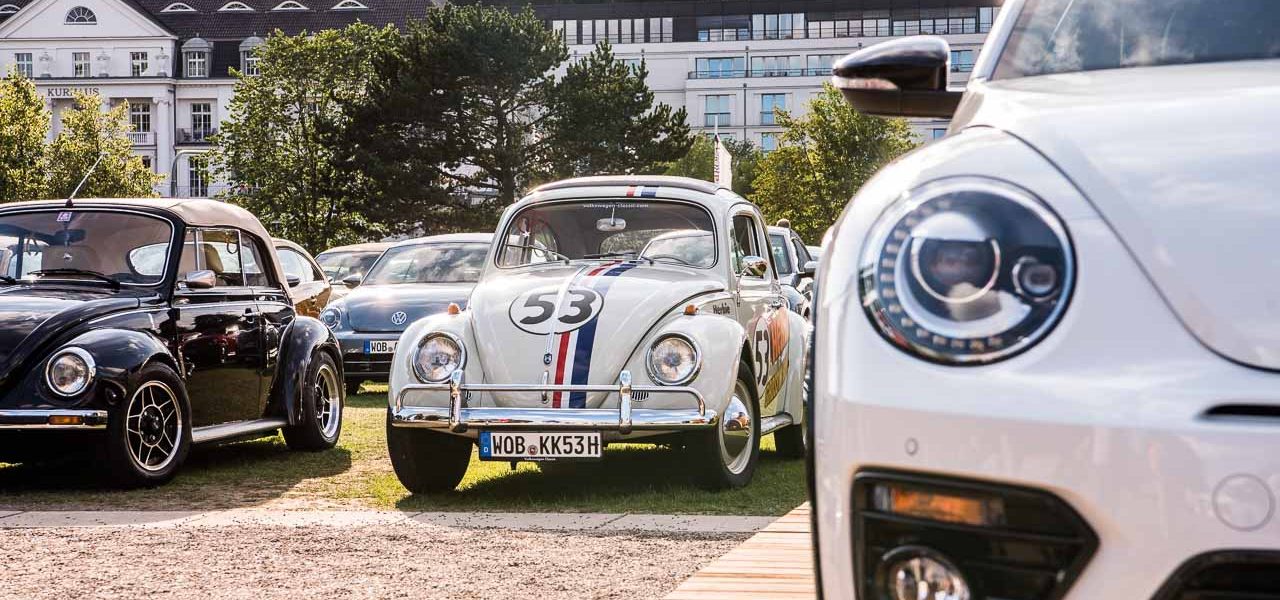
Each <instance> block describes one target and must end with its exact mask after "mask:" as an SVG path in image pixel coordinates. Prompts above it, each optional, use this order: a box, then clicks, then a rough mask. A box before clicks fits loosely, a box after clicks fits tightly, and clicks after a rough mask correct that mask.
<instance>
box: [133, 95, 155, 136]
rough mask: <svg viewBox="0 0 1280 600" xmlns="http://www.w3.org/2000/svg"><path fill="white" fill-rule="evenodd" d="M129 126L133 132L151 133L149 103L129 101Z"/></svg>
mask: <svg viewBox="0 0 1280 600" xmlns="http://www.w3.org/2000/svg"><path fill="white" fill-rule="evenodd" d="M129 126H130V127H131V128H132V129H133V131H134V133H151V104H149V103H145V102H130V103H129Z"/></svg>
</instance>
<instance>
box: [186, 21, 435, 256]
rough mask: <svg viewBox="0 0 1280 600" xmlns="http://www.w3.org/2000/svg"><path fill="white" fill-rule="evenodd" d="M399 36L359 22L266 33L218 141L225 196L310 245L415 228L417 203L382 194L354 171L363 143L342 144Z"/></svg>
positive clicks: (215, 163) (217, 167)
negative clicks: (352, 110)
mask: <svg viewBox="0 0 1280 600" xmlns="http://www.w3.org/2000/svg"><path fill="white" fill-rule="evenodd" d="M396 38H397V32H396V30H395V29H394V28H393V27H391V26H387V27H385V28H375V27H372V26H369V25H364V24H360V23H357V24H354V25H350V26H348V27H346V28H344V29H340V30H327V31H321V32H317V33H306V32H303V33H301V34H299V35H295V36H288V35H283V34H281V33H280V32H278V31H277V32H276V33H274V34H272V35H271V36H269V37H268V38H267V40H266V41H265V42H264V43H263V45H262V46H260V47H259V48H258V49H257V50H256V52H257V53H258V58H259V61H258V68H259V71H260V74H259V75H255V76H245V75H242V74H240V75H239V81H237V82H236V90H235V92H236V93H235V97H234V98H233V99H232V101H231V106H230V111H229V113H230V114H229V117H228V119H227V120H226V121H225V122H224V123H223V125H222V129H221V131H220V132H219V134H218V136H217V138H216V140H215V142H216V144H217V146H216V148H215V149H214V152H213V156H212V158H213V160H212V163H211V166H210V168H211V170H213V171H214V173H215V174H216V176H217V177H219V178H220V179H222V180H224V181H226V182H227V183H229V184H230V187H229V189H230V190H233V191H232V192H229V193H227V194H226V196H227V199H229V200H231V201H233V202H235V203H237V204H239V205H241V206H243V207H245V208H246V209H248V210H250V211H251V212H253V213H254V214H256V215H258V217H259V218H260V219H261V220H262V221H263V222H264V223H265V224H267V227H269V228H270V229H271V230H272V231H273V233H275V234H276V235H279V236H282V237H286V238H289V239H291V240H294V241H296V242H298V243H299V244H301V245H303V246H304V247H306V248H307V249H309V250H311V251H312V252H319V251H322V250H324V249H326V248H329V247H331V246H334V245H338V244H345V243H351V242H357V241H365V240H368V239H373V238H380V237H384V236H386V235H388V234H392V233H399V232H402V231H406V230H409V229H411V228H412V226H413V222H412V218H413V215H414V214H416V213H417V212H418V208H417V207H416V206H415V203H413V202H411V201H409V200H408V199H402V198H384V197H380V196H378V194H377V193H376V186H375V185H374V183H373V181H372V178H371V177H370V176H369V175H368V174H366V173H363V172H361V171H359V170H354V169H351V168H350V163H351V161H352V154H353V153H354V152H356V151H357V149H351V148H348V147H346V146H345V145H344V144H343V143H341V142H342V140H343V139H344V136H345V135H346V131H347V128H348V127H349V126H350V118H349V111H348V108H349V106H351V105H353V104H355V103H356V102H357V101H358V100H360V99H361V98H363V97H364V96H365V95H366V94H367V93H368V91H369V85H370V82H371V80H372V77H373V66H374V64H375V62H376V61H378V60H379V59H380V57H381V55H382V54H383V53H385V52H388V51H389V49H391V48H394V46H395V44H396Z"/></svg>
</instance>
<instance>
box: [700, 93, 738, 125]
mask: <svg viewBox="0 0 1280 600" xmlns="http://www.w3.org/2000/svg"><path fill="white" fill-rule="evenodd" d="M703 98H704V99H703V103H704V104H703V110H702V113H703V114H704V115H706V121H705V125H706V126H707V127H716V126H721V127H728V126H729V106H730V103H731V102H733V96H729V95H716V96H704V97H703Z"/></svg>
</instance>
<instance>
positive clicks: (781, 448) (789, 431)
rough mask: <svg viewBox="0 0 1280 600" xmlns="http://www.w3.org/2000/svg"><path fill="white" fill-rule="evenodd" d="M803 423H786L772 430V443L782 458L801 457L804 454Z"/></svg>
mask: <svg viewBox="0 0 1280 600" xmlns="http://www.w3.org/2000/svg"><path fill="white" fill-rule="evenodd" d="M804 438H805V434H804V424H803V423H800V424H796V425H787V426H786V427H783V428H782V429H779V430H777V431H775V432H773V445H774V447H775V448H777V449H778V455H779V456H781V457H783V458H790V459H793V460H795V459H801V458H804V456H805V447H804V444H805V439H804Z"/></svg>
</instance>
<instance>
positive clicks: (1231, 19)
mask: <svg viewBox="0 0 1280 600" xmlns="http://www.w3.org/2000/svg"><path fill="white" fill-rule="evenodd" d="M1278 57H1280V2H1277V1H1276V0H1164V1H1161V2H1151V1H1150V0H1028V2H1027V3H1026V5H1025V6H1024V7H1023V9H1022V12H1021V13H1020V14H1019V16H1018V20H1017V22H1016V23H1015V24H1014V27H1013V30H1012V31H1011V33H1010V36H1009V41H1008V43H1007V44H1006V45H1005V48H1004V51H1003V52H1002V53H1001V55H1000V59H999V62H998V63H997V64H996V68H995V72H994V74H993V77H994V78H995V79H1005V78H1012V77H1026V76H1031V75H1047V74H1051V73H1071V72H1076V71H1093V70H1099V69H1118V68H1124V67H1148V66H1159V65H1178V64H1190V63H1208V62H1221V61H1233V60H1250V59H1265V58H1278Z"/></svg>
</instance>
